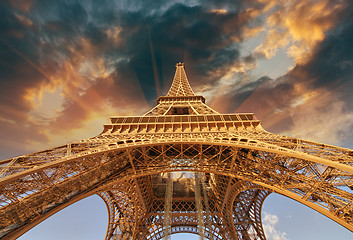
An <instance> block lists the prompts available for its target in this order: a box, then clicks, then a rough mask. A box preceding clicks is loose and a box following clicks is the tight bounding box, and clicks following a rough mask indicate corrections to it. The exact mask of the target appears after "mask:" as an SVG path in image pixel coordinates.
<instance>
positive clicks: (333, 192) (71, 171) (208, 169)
mask: <svg viewBox="0 0 353 240" xmlns="http://www.w3.org/2000/svg"><path fill="white" fill-rule="evenodd" d="M177 140H178V139H173V140H170V141H163V142H161V141H155V142H153V143H151V142H148V141H147V142H136V141H132V142H129V143H123V144H120V145H119V144H113V146H112V145H105V146H101V147H99V148H96V149H93V150H90V151H87V152H85V153H82V152H80V153H77V154H74V153H72V154H71V155H69V156H65V157H63V158H60V159H58V160H55V161H53V162H47V163H44V164H42V165H38V166H35V167H33V168H30V169H24V170H23V171H20V172H16V173H14V174H12V175H11V174H10V175H8V176H6V177H5V178H2V179H1V180H0V184H1V187H2V193H3V199H4V200H5V201H4V202H5V204H4V206H3V207H2V208H1V212H2V213H3V214H2V216H8V217H7V218H6V219H5V220H4V222H3V223H2V224H3V225H2V228H3V230H2V233H1V234H2V236H4V237H5V236H6V237H7V236H14V235H13V234H17V235H18V234H19V233H21V232H22V233H23V232H25V231H27V230H28V229H29V228H30V227H33V226H34V225H35V224H38V222H40V221H42V220H43V219H45V218H46V217H48V216H50V215H52V214H54V213H55V212H57V211H58V209H62V208H63V207H65V206H68V205H70V204H72V203H73V202H74V201H78V200H79V199H82V198H83V197H86V196H89V195H91V194H94V193H99V192H104V191H105V190H106V189H107V188H109V187H111V186H112V185H114V184H117V183H119V182H120V181H127V180H129V179H133V178H135V179H136V178H140V177H143V176H150V175H151V174H159V173H163V172H172V171H193V172H203V173H207V174H214V175H222V176H227V177H228V178H234V179H237V180H239V181H240V180H242V181H245V182H251V183H254V184H256V185H258V186H262V187H264V188H266V189H269V190H270V191H273V192H277V193H280V194H283V195H285V196H288V197H291V198H292V199H294V200H296V201H299V202H301V203H303V204H305V205H307V206H309V207H311V208H313V209H314V210H316V211H319V212H320V213H322V214H324V215H325V216H327V217H329V218H331V219H332V220H334V221H336V222H338V223H339V224H341V225H343V226H344V227H346V228H348V229H349V230H351V231H353V227H352V226H353V224H352V212H351V207H350V206H351V203H352V200H353V198H352V194H351V193H350V192H346V191H344V190H342V189H341V186H342V185H344V184H346V180H345V179H347V177H348V178H351V173H350V172H347V171H346V167H345V168H341V166H342V165H345V166H348V167H350V166H349V165H347V164H345V163H340V162H336V163H330V164H327V165H325V163H327V161H328V160H325V159H323V160H325V161H323V160H320V159H321V158H319V157H318V156H310V155H309V154H308V153H288V151H289V150H288V151H287V150H286V151H282V150H281V148H270V147H268V146H267V145H266V144H265V145H266V146H267V147H265V145H261V144H260V145H261V146H260V145H257V143H250V141H248V140H247V141H241V140H239V139H238V140H239V141H238V142H242V143H236V142H234V143H230V141H234V139H233V140H232V139H220V140H214V141H209V140H208V139H206V140H205V141H188V142H186V143H185V142H182V141H177ZM308 156H310V158H309V157H308ZM313 159H316V160H315V161H314V160H313ZM319 160H320V161H319ZM333 162H334V161H333ZM33 181H36V185H35V187H33V184H32V185H31V182H33ZM31 187H32V188H31ZM8 190H12V192H14V193H15V197H17V199H21V201H18V200H16V199H15V200H14V199H11V197H13V196H7V195H6V192H5V191H8ZM14 190H17V192H16V191H14ZM16 194H17V196H16ZM141 194H142V195H140V196H137V197H138V198H141V196H144V195H143V193H141ZM4 226H5V228H4Z"/></svg>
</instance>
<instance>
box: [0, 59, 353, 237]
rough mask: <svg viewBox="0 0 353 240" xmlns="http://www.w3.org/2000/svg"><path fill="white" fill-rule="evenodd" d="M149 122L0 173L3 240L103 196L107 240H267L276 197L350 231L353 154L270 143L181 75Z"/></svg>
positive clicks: (123, 120)
mask: <svg viewBox="0 0 353 240" xmlns="http://www.w3.org/2000/svg"><path fill="white" fill-rule="evenodd" d="M157 103H158V104H157V106H156V107H154V108H153V109H152V110H150V111H149V112H147V113H146V114H145V115H143V116H130V117H126V116H114V117H111V123H110V124H106V125H104V130H103V132H102V133H101V134H99V135H98V136H96V137H93V138H89V139H83V140H80V141H77V142H73V143H70V144H67V145H63V146H59V147H55V148H52V149H48V150H44V151H40V152H36V153H31V154H27V155H23V156H19V157H15V158H11V159H7V160H2V161H1V162H0V167H1V168H0V191H1V197H0V204H1V206H0V207H1V208H0V216H1V217H0V238H2V239H15V238H17V237H19V236H21V235H22V234H23V233H25V232H26V231H28V230H29V229H31V228H32V227H34V226H35V225H37V224H38V223H40V222H42V221H43V220H45V219H46V218H48V217H49V216H51V215H53V214H55V213H56V212H58V211H60V210H61V209H63V208H65V207H67V206H69V205H71V204H73V203H75V202H77V201H79V200H81V199H83V198H86V197H88V196H91V195H93V194H98V195H99V196H100V197H101V198H102V199H103V200H104V202H105V203H106V206H107V209H108V214H109V215H108V228H107V233H106V237H105V239H107V240H108V239H163V238H164V239H168V238H169V237H170V235H172V234H174V233H194V234H197V235H199V236H200V239H262V240H263V239H266V237H265V234H264V231H263V227H262V222H261V207H262V204H263V202H264V200H265V198H266V197H267V196H268V195H269V194H270V193H278V194H282V195H284V196H287V197H289V198H292V199H294V200H295V201H297V202H300V203H302V204H305V205H306V206H308V207H310V208H312V209H314V210H316V211H318V212H320V213H321V214H323V215H325V216H327V217H328V218H330V219H332V220H333V221H335V222H337V223H339V224H341V225H342V226H344V227H345V228H347V229H349V230H350V231H353V194H352V193H353V191H352V190H353V151H352V150H350V149H346V148H341V147H336V146H331V145H326V144H322V143H316V142H312V141H306V140H301V139H297V138H292V137H286V136H282V135H277V134H274V133H270V132H267V131H266V130H264V129H263V128H262V126H261V121H259V120H258V119H256V118H255V116H254V114H252V113H238V114H220V113H218V112H216V111H215V110H213V109H212V108H210V107H209V106H207V105H206V104H205V98H204V97H203V96H200V95H195V93H194V92H193V90H192V89H191V87H190V85H189V82H188V79H187V77H186V74H185V70H184V64H183V63H178V64H177V65H176V72H175V76H174V80H173V83H172V86H171V88H170V90H169V92H168V94H167V95H166V96H162V97H159V98H158V100H157Z"/></svg>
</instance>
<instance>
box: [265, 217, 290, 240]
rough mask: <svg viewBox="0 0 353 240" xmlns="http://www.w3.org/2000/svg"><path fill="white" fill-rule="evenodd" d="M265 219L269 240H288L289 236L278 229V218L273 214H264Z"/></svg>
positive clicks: (266, 233)
mask: <svg viewBox="0 0 353 240" xmlns="http://www.w3.org/2000/svg"><path fill="white" fill-rule="evenodd" d="M264 215H265V217H264V218H263V219H262V223H263V226H262V227H263V229H264V232H265V235H266V239H268V240H286V239H288V238H287V234H286V233H285V232H281V231H280V230H278V229H277V224H278V221H279V219H278V217H277V216H276V215H273V214H269V213H266V212H265V213H264Z"/></svg>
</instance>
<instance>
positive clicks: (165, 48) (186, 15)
mask: <svg viewBox="0 0 353 240" xmlns="http://www.w3.org/2000/svg"><path fill="white" fill-rule="evenodd" d="M249 20H250V18H249V17H247V16H246V15H243V13H242V12H227V13H225V14H216V13H212V12H209V9H205V8H204V7H202V6H194V7H189V6H186V5H183V4H175V5H173V6H171V7H170V8H169V9H167V10H166V11H165V12H164V13H162V14H159V13H156V14H152V15H147V16H146V15H144V14H143V12H138V13H136V12H134V13H122V14H121V15H120V21H121V26H122V27H123V31H122V33H121V34H122V36H126V40H125V42H126V45H124V47H125V48H126V53H127V56H128V57H129V58H130V62H131V65H132V66H133V68H134V69H135V71H136V74H137V76H138V78H139V79H140V83H141V85H142V86H143V89H144V90H145V94H146V97H147V98H148V99H155V98H156V94H155V91H154V90H155V86H154V83H155V81H154V78H153V68H152V61H151V60H152V57H151V49H150V42H149V41H150V39H151V40H152V45H153V49H154V55H155V59H156V65H157V68H158V69H159V75H160V76H161V79H162V84H163V83H164V82H165V85H166V86H167V87H169V86H170V83H171V80H172V75H173V72H174V67H172V66H174V65H175V63H176V62H178V61H185V62H186V64H187V65H186V66H187V68H188V69H194V71H195V72H194V74H195V75H197V76H198V77H199V78H198V79H194V81H193V84H196V85H198V84H201V83H202V84H205V81H206V82H207V81H212V80H215V79H214V76H212V74H213V73H214V72H215V71H216V70H218V72H221V71H220V70H221V69H223V72H224V73H225V72H226V71H227V70H228V69H229V66H231V65H233V64H234V63H235V62H237V61H239V50H238V47H237V45H236V43H235V42H234V39H235V38H241V31H240V29H241V27H242V26H245V25H246V24H247V22H248V21H249ZM131 29H133V30H131ZM126 31H128V32H126ZM149 34H150V38H149ZM165 69H168V70H165ZM219 77H220V76H217V79H218V78H219ZM212 78H213V79H212ZM166 86H163V87H164V90H166V89H165V88H166ZM194 86H195V85H194Z"/></svg>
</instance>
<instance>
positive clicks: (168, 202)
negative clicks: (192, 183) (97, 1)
mask: <svg viewBox="0 0 353 240" xmlns="http://www.w3.org/2000/svg"><path fill="white" fill-rule="evenodd" d="M172 198H173V180H172V178H171V173H168V178H167V186H166V190H165V203H164V240H169V239H170V234H171V232H172V226H171V224H172V222H171V211H172Z"/></svg>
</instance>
